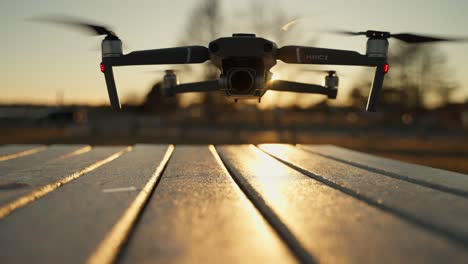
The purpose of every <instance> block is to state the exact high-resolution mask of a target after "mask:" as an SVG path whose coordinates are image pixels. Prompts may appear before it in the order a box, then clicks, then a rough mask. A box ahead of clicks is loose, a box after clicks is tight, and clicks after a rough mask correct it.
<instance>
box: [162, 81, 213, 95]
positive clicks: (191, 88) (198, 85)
mask: <svg viewBox="0 0 468 264" xmlns="http://www.w3.org/2000/svg"><path fill="white" fill-rule="evenodd" d="M168 89H169V94H170V95H174V94H178V93H191V92H214V91H219V90H220V88H219V81H218V80H211V81H204V82H195V83H184V84H179V85H177V86H175V87H171V88H168Z"/></svg>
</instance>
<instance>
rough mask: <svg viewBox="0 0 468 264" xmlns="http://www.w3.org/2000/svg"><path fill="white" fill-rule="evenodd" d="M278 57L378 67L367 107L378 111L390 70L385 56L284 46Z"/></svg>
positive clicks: (298, 60)
mask: <svg viewBox="0 0 468 264" xmlns="http://www.w3.org/2000/svg"><path fill="white" fill-rule="evenodd" d="M277 58H278V59H279V60H281V61H283V62H286V63H297V64H326V65H350V66H352V65H354V66H370V67H376V71H375V76H374V81H373V83H372V88H371V92H370V94H369V99H368V101H367V108H366V109H367V111H369V112H375V111H376V108H377V101H378V97H379V95H380V91H381V90H382V85H383V80H384V75H385V73H386V72H387V71H388V65H386V64H387V59H386V58H385V57H371V56H366V55H362V54H359V53H358V52H355V51H348V50H336V49H323V48H313V47H303V46H284V47H282V48H280V49H278V53H277Z"/></svg>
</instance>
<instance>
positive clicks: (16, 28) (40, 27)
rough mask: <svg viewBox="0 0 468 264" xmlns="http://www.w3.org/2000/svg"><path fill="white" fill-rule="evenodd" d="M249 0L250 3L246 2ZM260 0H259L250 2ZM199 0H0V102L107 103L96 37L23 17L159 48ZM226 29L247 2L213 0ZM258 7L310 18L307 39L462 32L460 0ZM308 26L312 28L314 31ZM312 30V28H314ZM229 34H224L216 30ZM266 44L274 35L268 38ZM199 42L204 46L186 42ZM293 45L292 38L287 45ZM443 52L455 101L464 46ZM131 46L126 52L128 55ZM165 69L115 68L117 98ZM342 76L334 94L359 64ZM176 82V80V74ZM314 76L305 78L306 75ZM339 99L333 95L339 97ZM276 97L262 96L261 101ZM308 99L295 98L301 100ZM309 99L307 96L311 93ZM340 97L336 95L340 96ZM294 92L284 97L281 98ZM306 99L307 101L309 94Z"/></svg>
mask: <svg viewBox="0 0 468 264" xmlns="http://www.w3.org/2000/svg"><path fill="white" fill-rule="evenodd" d="M254 1H255V0H254ZM256 1H261V0H256ZM198 2H199V0H171V1H158V0H148V1H122V0H113V1H108V0H105V1H89V0H86V1H59V0H42V1H34V0H29V1H25V0H17V1H2V2H0V25H1V26H0V34H1V36H2V40H3V41H1V42H0V48H1V50H2V51H3V52H2V53H3V54H4V55H3V56H2V59H1V60H0V91H1V94H2V97H1V99H0V102H1V103H4V102H33V103H56V102H57V101H58V98H61V97H63V100H64V102H65V103H92V104H100V103H106V104H107V103H108V99H107V92H106V88H105V83H104V78H103V76H102V74H101V73H100V71H99V62H100V52H99V50H93V49H96V48H99V45H100V41H101V38H100V37H90V36H87V35H82V34H80V33H79V32H74V31H72V30H69V29H68V28H66V27H60V26H53V25H48V24H34V23H31V22H29V21H26V19H27V18H30V17H34V16H40V15H44V14H57V13H58V14H66V15H71V16H74V17H82V18H84V19H86V20H89V21H96V22H102V23H103V24H106V25H111V26H112V28H113V29H115V31H117V32H118V34H119V36H120V37H121V38H122V39H123V40H124V42H125V43H126V44H127V45H128V46H129V48H131V50H138V49H152V48H164V47H169V46H174V45H177V43H178V42H179V41H180V39H181V37H180V36H181V34H183V33H184V26H185V24H186V20H185V17H187V16H188V14H189V13H190V11H191V9H192V8H193V7H194V6H195V5H196V4H197V3H198ZM221 2H222V4H223V10H224V14H225V15H226V17H228V18H229V19H230V21H231V23H230V24H231V25H232V26H231V28H232V30H236V31H239V32H249V31H250V30H249V29H248V28H240V27H236V22H235V20H234V19H233V17H234V16H235V15H236V14H238V13H239V10H242V9H243V8H244V9H245V8H246V6H247V2H248V1H247V0H239V1H227V0H225V1H221ZM264 2H265V4H266V5H268V4H275V5H281V6H282V8H283V9H284V10H285V11H286V12H287V13H288V14H289V15H291V16H293V17H306V18H312V17H313V22H306V23H310V25H309V24H307V25H302V27H303V28H304V29H306V30H310V31H309V33H307V34H311V36H312V35H313V34H318V33H317V32H316V31H317V29H320V28H333V27H335V28H336V27H341V28H345V29H352V30H365V29H378V30H388V31H393V32H420V33H429V34H439V35H455V36H457V35H458V36H459V35H463V34H465V35H468V33H467V31H466V29H465V28H464V27H465V26H466V25H468V16H467V15H466V10H468V2H466V1H458V0H447V1H436V0H426V1H422V0H415V1H406V0H394V1H388V0H387V1H381V0H373V1H370V0H361V1H346V0H341V1H338V0H329V1H311V0H295V1H293V0H277V1H267V0H265V1H264ZM314 30H315V31H314ZM314 32H315V33H314ZM222 33H223V35H230V34H231V33H232V32H222ZM319 38H320V40H319V42H318V44H317V46H319V47H328V48H338V49H351V50H356V51H359V52H361V53H363V52H364V49H365V38H359V37H355V38H345V37H339V36H331V35H327V34H320V35H319ZM273 41H274V40H273ZM194 44H204V45H206V44H207V43H194ZM290 44H300V43H290ZM439 46H440V48H441V49H442V50H443V51H444V52H445V53H446V54H447V55H448V59H449V67H450V68H451V69H453V70H454V71H455V74H456V78H457V80H458V81H459V83H460V84H461V86H462V87H463V90H462V91H461V92H460V93H459V94H458V97H459V98H460V99H463V100H464V99H465V98H467V97H468V88H467V85H465V83H467V81H468V68H467V67H464V65H465V64H466V61H468V44H440V45H439ZM131 50H127V51H126V52H129V51H131ZM165 68H167V67H166V66H149V67H148V66H146V67H143V66H141V67H140V66H138V67H121V68H116V70H115V74H116V80H117V86H118V89H119V93H120V95H121V97H123V98H125V97H126V96H129V95H134V96H137V97H143V96H144V95H145V93H146V92H147V90H148V89H149V87H150V85H151V83H153V82H154V81H155V80H156V79H157V78H158V76H156V75H151V74H146V73H144V72H145V71H148V70H151V69H165ZM334 69H338V70H339V71H341V72H343V73H345V74H346V76H347V78H342V80H341V85H340V94H341V95H343V94H346V93H348V92H349V89H350V87H351V85H352V82H353V81H355V79H354V78H355V77H356V76H360V75H359V72H360V71H361V69H360V68H351V67H334ZM180 78H181V80H182V81H184V77H183V76H181V77H180ZM315 79H317V80H318V81H320V80H321V78H312V79H311V80H315ZM339 97H340V96H339ZM273 98H275V100H277V99H278V98H276V96H275V95H274V94H271V93H270V94H268V93H267V94H266V95H265V97H264V100H263V101H264V102H266V103H268V101H272V100H273ZM308 98H311V97H304V98H302V99H301V100H302V101H304V100H305V103H307V100H309V99H308ZM312 98H315V97H312ZM340 98H343V96H341V97H340ZM295 99H297V98H296V97H291V96H285V98H284V99H283V98H281V100H283V101H284V102H288V100H290V101H291V100H295ZM311 100H312V99H311Z"/></svg>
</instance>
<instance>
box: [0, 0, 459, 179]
mask: <svg viewBox="0 0 468 264" xmlns="http://www.w3.org/2000/svg"><path fill="white" fill-rule="evenodd" d="M467 9H468V2H466V3H465V2H460V1H456V0H447V1H436V0H426V1H419V0H415V1H411V2H410V3H408V2H407V1H403V0H395V1H380V0H373V1H370V0H362V1H344V0H343V1H338V0H331V1H327V2H326V3H324V2H323V1H310V0H288V1H286V0H238V1H227V0H172V1H157V0H152V1H123V0H114V1H98V2H96V1H58V0H44V1H32V0H30V1H22V0H18V1H2V2H1V3H0V24H1V26H0V36H1V38H2V41H0V48H1V50H2V51H3V52H2V53H3V55H2V59H1V60H0V92H1V97H0V134H1V136H0V144H12V143H46V144H52V143H88V144H103V145H107V144H133V143H174V144H238V143H253V144H257V143H275V142H278V143H291V144H336V145H339V146H344V147H348V148H352V149H356V150H361V151H364V152H367V153H372V154H376V155H381V156H385V157H390V158H395V159H400V160H404V161H408V162H413V163H418V164H423V165H428V166H432V167H436V168H442V169H447V170H452V171H458V172H463V173H468V162H467V161H468V88H467V84H466V83H467V81H468V68H467V67H465V65H466V62H467V61H468V43H465V44H463V43H443V44H430V45H428V44H424V45H407V44H403V43H401V42H398V41H394V40H390V54H389V63H390V72H389V73H388V74H387V75H386V80H385V83H384V89H383V93H382V96H381V100H380V105H379V112H377V113H367V112H365V105H366V101H367V95H368V93H369V89H370V86H371V82H372V76H373V69H371V68H365V67H345V66H334V67H327V66H317V65H306V66H304V65H285V64H284V63H281V62H279V63H278V64H277V65H276V66H275V67H274V68H273V70H272V71H273V72H274V73H275V76H276V77H277V78H281V79H285V80H293V81H299V82H308V83H316V84H322V83H323V80H324V77H325V74H322V73H318V72H314V71H311V70H336V71H338V73H339V77H340V86H339V90H338V98H337V100H327V99H326V98H325V97H324V96H320V95H304V94H294V93H278V92H273V91H269V92H267V93H266V94H265V96H264V97H263V98H262V101H261V103H258V102H257V101H256V100H254V101H240V102H238V103H234V102H233V101H232V100H230V99H228V98H226V97H225V96H224V94H222V93H221V92H220V93H204V94H201V93H200V94H197V93H195V94H185V95H178V96H177V97H175V98H165V97H162V96H161V95H160V91H159V89H160V82H161V80H162V77H163V71H164V70H167V69H174V70H176V71H177V75H178V78H179V81H180V82H182V83H186V82H192V81H201V80H206V79H216V78H217V77H218V76H219V72H218V70H217V69H215V68H213V67H212V66H211V65H210V64H209V63H204V64H196V65H190V66H132V67H120V68H115V69H114V73H115V76H116V83H117V87H118V90H119V94H120V97H121V100H122V101H123V109H122V110H121V111H113V110H111V109H110V108H109V106H108V104H109V103H108V98H107V91H106V88H105V81H104V78H103V76H102V73H101V72H100V71H99V63H100V60H101V59H100V56H101V55H100V41H101V39H102V38H100V37H91V36H89V35H86V34H80V33H82V32H79V31H75V30H73V29H71V28H69V27H64V26H59V25H53V24H45V23H37V21H34V19H33V18H35V17H40V16H44V15H56V14H59V15H66V16H71V17H76V18H80V19H84V20H85V21H90V22H96V23H98V24H104V25H108V26H110V27H111V28H112V29H113V30H114V31H116V32H117V34H118V35H119V36H120V38H121V39H122V41H123V42H124V48H126V50H124V52H125V53H127V52H130V51H133V50H141V49H154V48H165V47H172V46H179V45H204V46H206V45H207V44H208V43H209V42H210V41H211V40H214V39H216V38H219V37H225V36H230V35H231V34H232V33H237V32H242V33H255V34H257V36H261V37H264V38H267V39H270V40H272V41H274V42H276V43H277V44H278V46H282V45H309V46H316V47H326V48H335V49H347V50H356V51H358V52H360V53H365V43H366V39H365V38H364V37H343V36H336V35H332V34H328V33H325V31H326V30H336V29H346V30H356V31H363V30H367V29H374V30H386V31H391V32H395V33H398V32H415V33H426V34H429V35H431V34H433V35H441V36H465V37H466V36H467V35H468V33H466V29H464V28H463V26H464V25H468V17H467V16H466V14H465V11H466V10H467ZM285 25H287V26H286V27H285Z"/></svg>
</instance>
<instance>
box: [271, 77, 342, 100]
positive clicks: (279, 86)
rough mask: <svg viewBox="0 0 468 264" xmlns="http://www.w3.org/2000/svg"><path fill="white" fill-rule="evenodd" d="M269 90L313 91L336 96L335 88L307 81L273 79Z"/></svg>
mask: <svg viewBox="0 0 468 264" xmlns="http://www.w3.org/2000/svg"><path fill="white" fill-rule="evenodd" d="M269 90H274V91H282V92H294V93H314V94H324V95H327V96H328V98H333V99H335V98H336V94H337V90H336V89H334V88H327V87H325V86H321V85H316V84H308V83H298V82H290V81H283V80H275V81H273V83H272V84H271V86H270V87H269Z"/></svg>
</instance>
